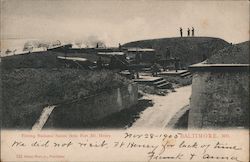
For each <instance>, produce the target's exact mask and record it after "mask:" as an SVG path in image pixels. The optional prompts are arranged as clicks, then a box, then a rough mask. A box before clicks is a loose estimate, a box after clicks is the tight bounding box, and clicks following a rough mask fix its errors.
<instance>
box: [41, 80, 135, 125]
mask: <svg viewBox="0 0 250 162" xmlns="http://www.w3.org/2000/svg"><path fill="white" fill-rule="evenodd" d="M137 100H138V89H137V84H129V85H128V86H126V87H122V88H117V89H114V90H110V91H106V92H102V93H100V94H97V95H94V96H91V97H88V98H84V99H81V100H79V101H76V102H73V103H65V104H62V105H58V106H57V107H56V108H55V109H54V110H53V112H52V113H51V115H50V117H49V119H48V121H47V123H46V124H45V126H44V127H45V128H50V127H55V128H81V126H82V125H83V124H86V123H88V122H92V121H95V120H98V119H102V118H104V117H106V116H107V115H110V114H112V113H115V112H118V111H121V110H122V109H126V108H129V107H131V106H132V105H135V104H136V103H137Z"/></svg>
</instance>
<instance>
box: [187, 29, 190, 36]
mask: <svg viewBox="0 0 250 162" xmlns="http://www.w3.org/2000/svg"><path fill="white" fill-rule="evenodd" d="M187 36H188V37H189V36H190V29H189V28H188V30H187Z"/></svg>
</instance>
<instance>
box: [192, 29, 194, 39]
mask: <svg viewBox="0 0 250 162" xmlns="http://www.w3.org/2000/svg"><path fill="white" fill-rule="evenodd" d="M192 37H194V27H192Z"/></svg>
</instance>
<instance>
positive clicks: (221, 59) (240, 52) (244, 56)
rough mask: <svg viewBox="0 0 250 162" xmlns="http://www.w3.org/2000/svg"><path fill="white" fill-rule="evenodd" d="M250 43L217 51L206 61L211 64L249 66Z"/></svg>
mask: <svg viewBox="0 0 250 162" xmlns="http://www.w3.org/2000/svg"><path fill="white" fill-rule="evenodd" d="M249 46H250V41H246V42H243V43H239V44H236V45H231V46H229V47H227V48H224V49H222V50H219V51H218V52H217V53H216V54H215V55H213V56H212V57H210V58H209V59H208V60H207V63H211V64H249Z"/></svg>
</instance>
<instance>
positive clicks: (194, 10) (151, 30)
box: [1, 0, 249, 46]
mask: <svg viewBox="0 0 250 162" xmlns="http://www.w3.org/2000/svg"><path fill="white" fill-rule="evenodd" d="M180 27H182V28H183V31H184V36H185V35H186V30H187V28H188V27H190V28H191V27H194V28H195V35H196V36H208V37H219V38H222V39H224V40H226V41H228V42H232V43H239V42H243V41H247V40H249V1H247V0H245V1H243V0H242V1H205V2H204V1H197V0H196V1H166V0H165V1H164V0H155V1H149V0H107V1H101V0H1V39H2V40H3V39H40V40H47V41H52V40H61V41H79V40H82V41H86V40H91V39H97V40H101V41H104V42H105V43H106V45H107V46H117V45H118V43H121V44H123V43H126V42H129V41H135V40H142V39H153V38H165V37H178V36H179V28H180Z"/></svg>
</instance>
